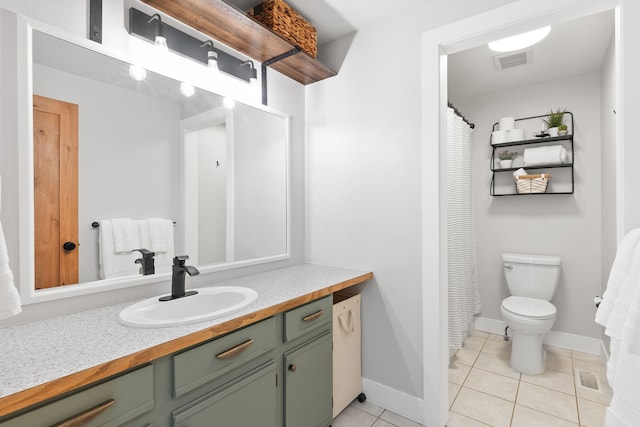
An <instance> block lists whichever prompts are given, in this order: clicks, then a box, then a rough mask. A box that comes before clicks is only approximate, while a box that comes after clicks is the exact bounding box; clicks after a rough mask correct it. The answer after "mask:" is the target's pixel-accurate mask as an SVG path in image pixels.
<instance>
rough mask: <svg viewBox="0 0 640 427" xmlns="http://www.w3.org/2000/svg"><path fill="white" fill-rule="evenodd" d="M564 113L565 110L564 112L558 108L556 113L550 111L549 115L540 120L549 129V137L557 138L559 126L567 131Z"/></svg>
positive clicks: (565, 110)
mask: <svg viewBox="0 0 640 427" xmlns="http://www.w3.org/2000/svg"><path fill="white" fill-rule="evenodd" d="M566 112H567V109H566V108H565V109H564V110H560V108H558V109H557V110H556V111H553V110H551V111H550V112H549V114H547V118H546V119H542V121H544V122H545V123H546V124H547V128H548V129H549V136H558V134H559V133H558V132H559V128H560V126H564V127H565V130H567V129H566V125H564V113H566ZM565 135H566V134H565Z"/></svg>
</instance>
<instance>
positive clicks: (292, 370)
mask: <svg viewBox="0 0 640 427" xmlns="http://www.w3.org/2000/svg"><path fill="white" fill-rule="evenodd" d="M296 369H298V368H297V367H296V365H294V364H293V363H292V364H291V365H289V370H290V371H291V372H295V371H296Z"/></svg>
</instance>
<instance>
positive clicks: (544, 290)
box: [500, 254, 562, 375]
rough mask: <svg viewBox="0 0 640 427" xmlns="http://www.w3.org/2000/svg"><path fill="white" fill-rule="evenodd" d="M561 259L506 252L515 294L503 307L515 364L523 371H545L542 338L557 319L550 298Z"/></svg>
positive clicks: (507, 274)
mask: <svg viewBox="0 0 640 427" xmlns="http://www.w3.org/2000/svg"><path fill="white" fill-rule="evenodd" d="M561 262H562V259H561V258H560V257H557V256H548V255H526V254H503V255H502V265H503V269H504V275H505V278H506V279H507V285H508V286H509V292H511V296H510V297H508V298H505V299H504V300H503V301H502V305H501V307H500V311H502V318H503V319H504V321H505V322H506V324H507V326H508V327H509V335H510V336H511V342H512V344H511V366H512V367H513V369H515V370H516V371H519V372H522V373H523V374H533V375H535V374H541V373H543V372H544V367H545V357H546V355H545V351H544V348H543V347H542V338H543V337H544V335H545V334H546V333H547V332H549V330H550V329H551V326H552V325H553V322H554V321H555V320H556V308H555V306H554V305H553V304H551V303H550V302H549V301H550V300H551V298H553V295H554V294H555V293H556V289H557V288H558V279H559V276H560V264H561Z"/></svg>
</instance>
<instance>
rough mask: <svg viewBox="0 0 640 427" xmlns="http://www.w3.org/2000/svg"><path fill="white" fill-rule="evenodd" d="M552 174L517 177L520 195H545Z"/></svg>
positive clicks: (517, 188)
mask: <svg viewBox="0 0 640 427" xmlns="http://www.w3.org/2000/svg"><path fill="white" fill-rule="evenodd" d="M550 179H551V174H548V173H539V174H535V175H520V176H517V177H516V190H517V191H518V194H531V193H544V192H546V191H547V186H548V185H549V180H550Z"/></svg>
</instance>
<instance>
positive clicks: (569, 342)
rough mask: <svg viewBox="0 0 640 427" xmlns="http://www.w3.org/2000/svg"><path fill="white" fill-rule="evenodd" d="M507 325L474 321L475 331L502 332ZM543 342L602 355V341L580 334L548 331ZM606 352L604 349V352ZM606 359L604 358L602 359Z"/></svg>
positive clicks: (492, 320)
mask: <svg viewBox="0 0 640 427" xmlns="http://www.w3.org/2000/svg"><path fill="white" fill-rule="evenodd" d="M505 326H507V325H506V324H505V323H504V321H502V320H496V319H489V318H486V317H478V318H476V320H475V322H474V328H475V329H476V330H477V331H482V332H488V333H491V334H498V335H503V334H504V328H505ZM544 343H545V344H548V345H552V346H554V347H561V348H568V349H570V350H576V351H582V352H584V353H591V354H597V355H600V356H602V355H603V349H604V343H603V342H602V340H599V339H597V338H590V337H585V336H582V335H576V334H570V333H567V332H558V331H553V330H552V331H549V332H548V333H547V335H545V337H544ZM604 354H606V351H605V352H604ZM604 360H606V359H604Z"/></svg>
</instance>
